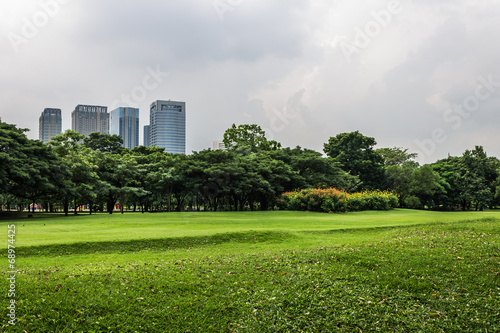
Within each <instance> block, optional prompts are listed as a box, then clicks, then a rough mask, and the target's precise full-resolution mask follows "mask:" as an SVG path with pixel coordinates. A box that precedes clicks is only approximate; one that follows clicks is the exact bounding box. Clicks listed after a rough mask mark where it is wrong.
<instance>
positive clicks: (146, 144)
mask: <svg viewBox="0 0 500 333" xmlns="http://www.w3.org/2000/svg"><path fill="white" fill-rule="evenodd" d="M150 129H151V127H150V126H149V125H146V126H144V147H151V130H150Z"/></svg>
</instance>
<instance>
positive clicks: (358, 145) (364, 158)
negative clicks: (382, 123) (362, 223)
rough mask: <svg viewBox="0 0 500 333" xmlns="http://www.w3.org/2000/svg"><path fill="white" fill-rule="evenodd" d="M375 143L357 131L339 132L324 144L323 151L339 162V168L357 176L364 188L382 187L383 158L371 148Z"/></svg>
mask: <svg viewBox="0 0 500 333" xmlns="http://www.w3.org/2000/svg"><path fill="white" fill-rule="evenodd" d="M376 144H377V142H376V141H375V139H374V138H371V137H367V136H364V135H362V134H361V133H359V131H356V132H351V133H341V134H338V135H337V136H335V137H331V138H330V139H329V140H328V143H325V145H324V150H323V151H324V152H325V154H327V155H328V156H330V157H331V158H333V159H335V160H336V161H338V162H340V164H341V168H342V169H343V170H345V171H347V172H348V173H350V174H351V175H353V176H358V177H359V179H360V180H361V182H362V186H363V187H364V188H366V189H377V188H381V187H383V185H382V183H383V177H384V170H383V168H382V164H383V159H382V157H381V156H380V155H379V154H378V153H377V152H376V151H375V150H374V149H373V147H374V146H375V145H376Z"/></svg>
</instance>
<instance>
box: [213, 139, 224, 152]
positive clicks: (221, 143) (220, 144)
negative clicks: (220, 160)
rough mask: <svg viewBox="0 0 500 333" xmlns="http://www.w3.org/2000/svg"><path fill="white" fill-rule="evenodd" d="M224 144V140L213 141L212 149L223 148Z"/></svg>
mask: <svg viewBox="0 0 500 333" xmlns="http://www.w3.org/2000/svg"><path fill="white" fill-rule="evenodd" d="M225 149H226V145H225V144H224V141H214V145H213V150H225Z"/></svg>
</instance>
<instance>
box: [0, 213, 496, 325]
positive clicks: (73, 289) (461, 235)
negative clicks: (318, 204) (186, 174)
mask: <svg viewBox="0 0 500 333" xmlns="http://www.w3.org/2000/svg"><path fill="white" fill-rule="evenodd" d="M36 217H37V218H33V219H22V220H14V221H3V222H2V223H1V225H2V229H3V230H4V232H5V235H7V231H6V230H7V225H8V224H12V223H14V224H16V226H17V231H18V233H17V239H16V240H17V243H16V246H17V247H18V248H17V253H16V255H17V258H16V260H17V262H16V265H17V269H19V270H20V274H19V275H18V277H17V294H18V298H17V316H18V318H19V322H18V324H17V326H15V327H9V326H7V325H6V323H7V317H6V304H7V302H8V301H9V299H8V298H7V295H6V293H4V297H3V298H2V304H1V308H0V316H1V317H2V323H3V328H2V330H4V331H9V332H10V331H12V332H23V331H24V330H26V331H27V332H35V331H36V332H80V331H83V332H108V331H112V332H134V331H137V332H199V331H203V332H301V331H304V332H337V331H338V332H360V331H362V332H369V331H381V332H395V331H398V332H440V331H445V332H499V331H500V320H499V318H500V275H499V271H500V247H499V240H500V235H499V234H500V225H499V221H500V212H496V211H487V212H467V213H462V212H457V213H438V212H422V211H411V210H394V211H390V212H360V213H350V214H344V215H331V214H320V213H305V212H302V213H298V212H252V213H250V212H247V213H236V212H234V213H170V214H125V215H115V214H113V215H112V216H110V215H94V216H77V217H68V218H64V217H55V216H50V215H44V217H40V216H36ZM4 239H6V237H5V238H4ZM0 245H1V246H3V250H2V251H3V252H4V255H3V256H2V259H1V260H3V261H4V264H2V266H1V267H2V270H1V272H2V277H1V280H0V287H1V288H2V290H7V281H6V273H5V272H6V271H7V269H4V267H7V258H6V251H7V250H6V246H7V241H5V242H4V244H0Z"/></svg>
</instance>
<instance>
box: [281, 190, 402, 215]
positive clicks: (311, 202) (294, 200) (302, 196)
mask: <svg viewBox="0 0 500 333" xmlns="http://www.w3.org/2000/svg"><path fill="white" fill-rule="evenodd" d="M277 202H278V207H279V208H280V209H285V210H302V211H304V210H308V211H314V212H332V213H334V212H348V211H351V212H356V211H362V210H389V209H392V208H396V207H398V206H399V199H398V197H397V196H396V195H395V194H393V193H390V192H387V191H386V192H382V191H364V192H360V193H352V194H348V193H346V192H344V191H340V190H337V189H335V188H327V189H305V190H301V191H295V192H286V193H283V194H282V195H281V196H280V197H279V198H278V200H277Z"/></svg>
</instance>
